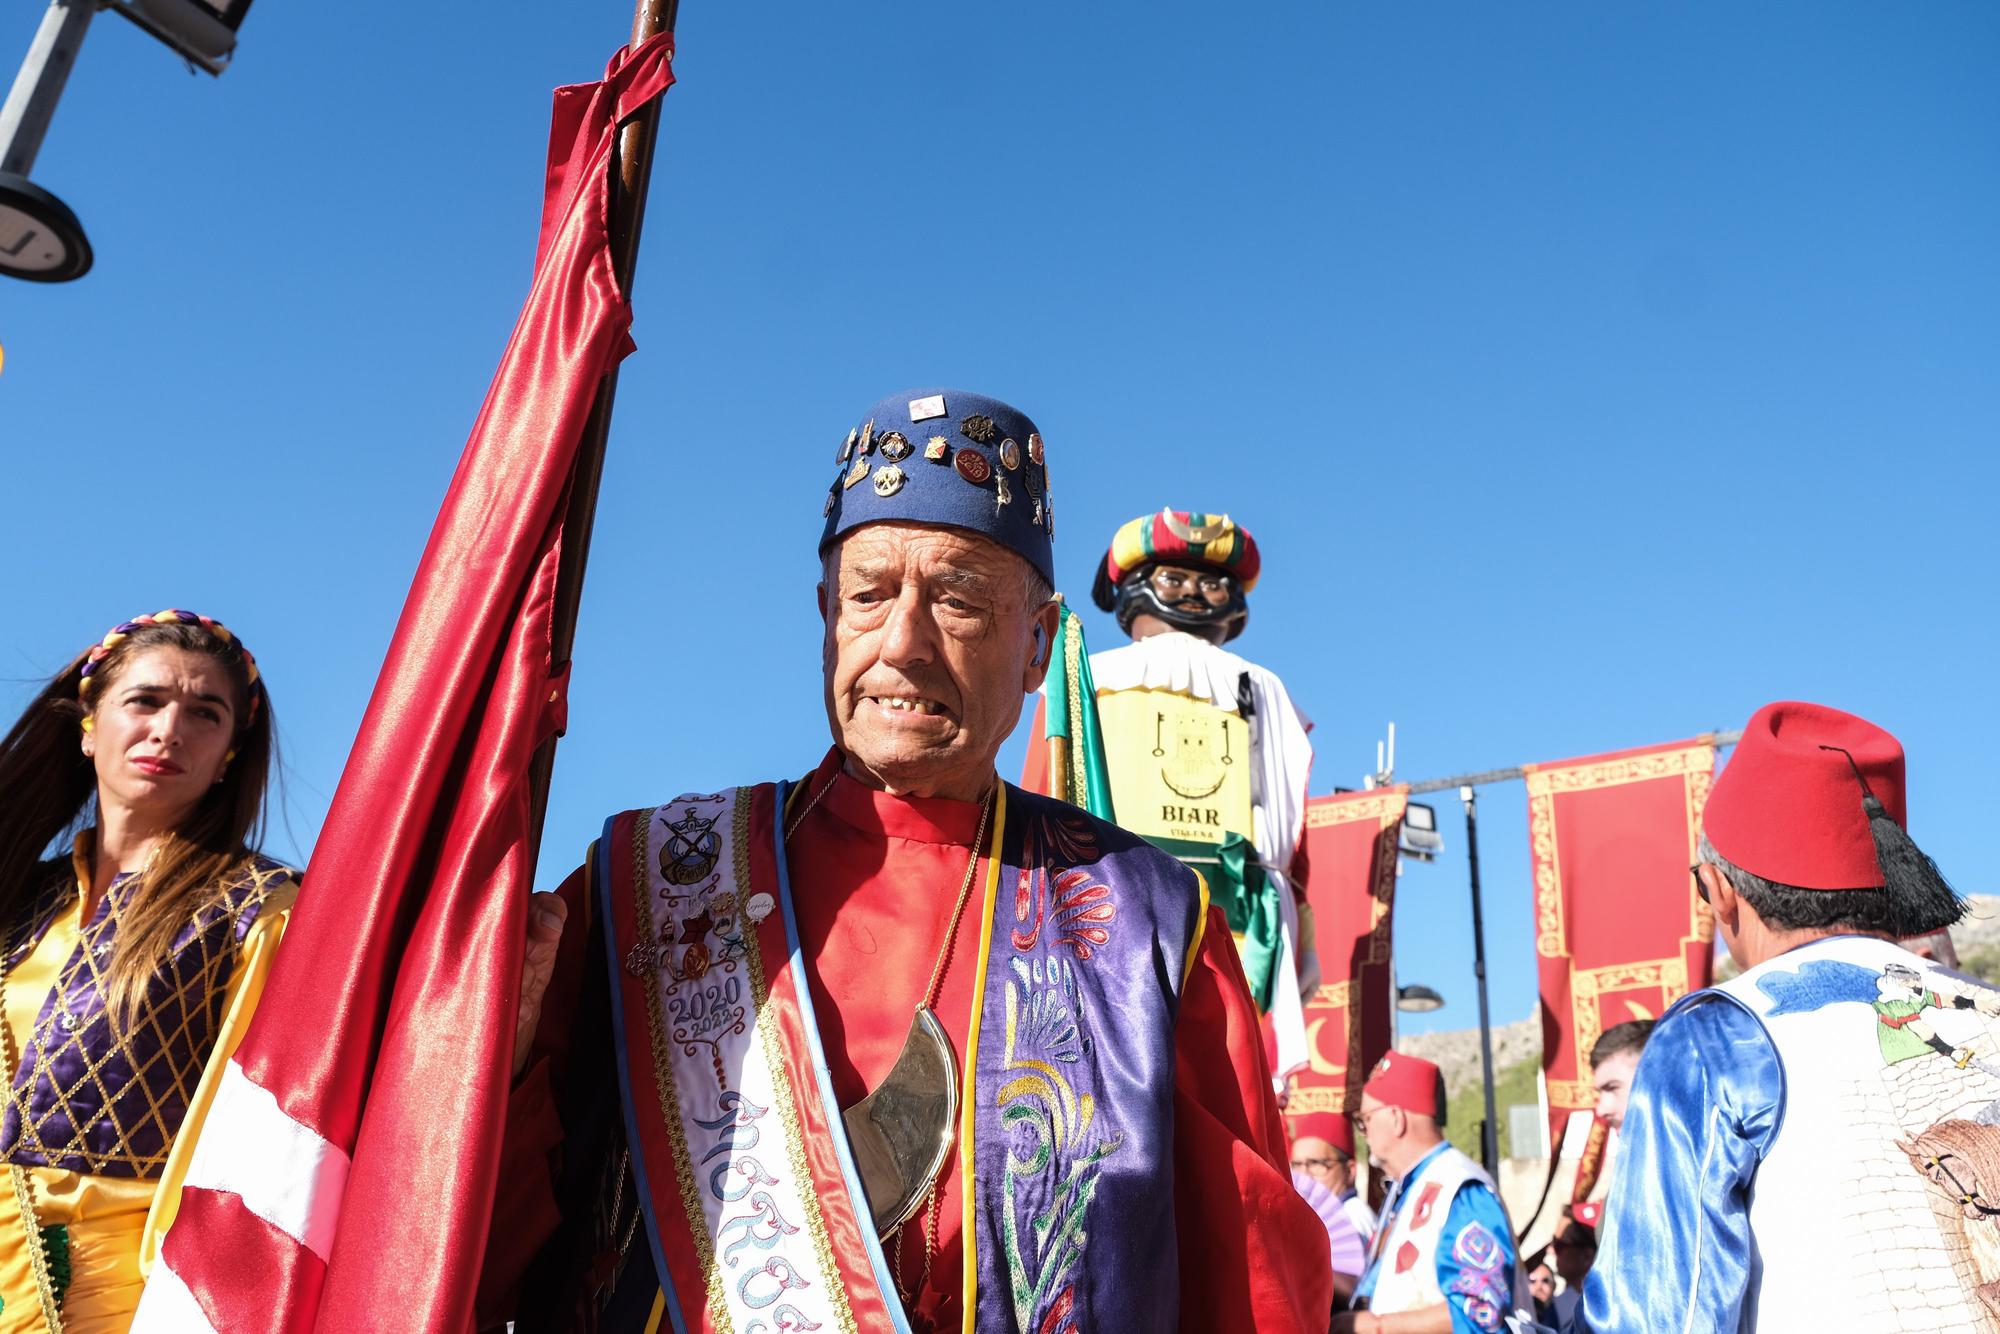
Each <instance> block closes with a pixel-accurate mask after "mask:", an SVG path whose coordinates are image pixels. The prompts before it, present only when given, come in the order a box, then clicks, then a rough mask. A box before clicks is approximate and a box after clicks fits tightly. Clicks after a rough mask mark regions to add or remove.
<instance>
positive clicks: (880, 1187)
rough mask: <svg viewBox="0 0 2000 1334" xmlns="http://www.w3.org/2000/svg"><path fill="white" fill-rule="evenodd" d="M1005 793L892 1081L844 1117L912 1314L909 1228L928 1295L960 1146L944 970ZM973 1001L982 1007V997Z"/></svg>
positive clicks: (977, 837) (984, 815) (975, 852)
mask: <svg viewBox="0 0 2000 1334" xmlns="http://www.w3.org/2000/svg"><path fill="white" fill-rule="evenodd" d="M838 781H839V775H838V774H836V775H834V777H833V778H832V779H830V780H828V781H827V782H826V783H825V784H824V785H822V786H821V787H820V789H819V791H817V792H815V793H814V794H813V795H812V798H811V799H810V800H809V801H807V802H806V804H805V806H804V807H803V808H802V809H801V810H800V811H799V813H798V815H797V816H795V817H794V818H793V820H792V823H791V827H790V828H788V829H787V830H786V831H785V840H786V842H787V843H789V842H790V841H791V837H792V834H793V833H795V832H796V831H797V830H798V827H799V826H800V825H801V824H803V823H804V822H805V818H806V816H807V815H808V814H810V813H811V811H812V809H813V807H814V806H817V805H818V804H819V800H820V798H821V797H823V796H825V795H826V793H827V791H828V790H829V789H830V788H832V787H833V785H834V783H836V782H838ZM998 790H999V785H998V783H997V782H996V783H995V784H994V786H993V787H991V788H988V789H987V792H986V796H985V798H984V799H982V801H981V802H980V806H979V827H978V829H977V831H976V832H975V833H974V834H973V836H972V855H971V856H970V857H969V858H967V860H966V865H965V877H964V879H963V880H962V881H960V883H959V887H958V899H957V901H956V902H955V903H953V905H952V909H951V921H950V923H949V924H948V925H947V926H946V927H945V934H944V941H943V943H942V944H940V945H939V947H938V956H937V962H936V963H935V964H933V965H932V966H931V976H930V981H929V982H928V983H927V984H926V985H925V987H924V994H923V998H922V999H921V1000H919V1001H918V1002H917V1008H916V1013H915V1014H914V1015H913V1016H912V1017H911V1020H910V1031H909V1033H908V1035H907V1036H905V1037H904V1039H903V1049H902V1051H900V1052H899V1053H898V1054H897V1056H896V1063H895V1064H894V1065H893V1066H892V1067H890V1070H889V1074H888V1076H887V1077H886V1078H885V1079H883V1081H882V1082H881V1083H880V1084H879V1085H877V1086H876V1087H875V1088H874V1089H872V1090H871V1091H870V1092H869V1094H868V1096H867V1097H865V1098H863V1099H862V1100H861V1101H860V1102H857V1103H855V1104H854V1105H853V1106H852V1107H847V1108H843V1109H842V1110H841V1114H840V1115H841V1121H842V1123H843V1124H844V1125H845V1127H846V1129H847V1136H848V1143H849V1146H850V1147H851V1148H852V1150H853V1152H854V1161H855V1167H856V1169H857V1170H858V1171H859V1173H860V1175H861V1184H862V1188H863V1190H864V1191H865V1192H866V1193H867V1196H868V1201H869V1211H870V1213H871V1214H872V1215H873V1219H874V1224H875V1233H876V1236H877V1237H879V1238H880V1239H881V1240H882V1241H884V1242H890V1243H891V1244H892V1245H893V1246H894V1255H893V1257H892V1259H891V1272H892V1275H893V1277H894V1278H895V1280H896V1291H897V1294H898V1295H899V1296H901V1297H902V1299H903V1303H904V1306H905V1307H906V1308H908V1307H909V1305H910V1303H911V1301H912V1299H913V1294H912V1293H911V1292H909V1291H908V1290H906V1289H905V1287H904V1285H903V1274H902V1263H901V1261H902V1249H903V1248H902V1243H901V1232H902V1229H903V1225H904V1224H906V1223H908V1222H909V1221H910V1218H911V1217H912V1215H914V1214H916V1213H917V1212H918V1210H919V1209H921V1210H922V1211H923V1215H924V1260H923V1270H922V1273H921V1276H920V1277H919V1278H918V1281H917V1290H918V1291H922V1290H923V1289H925V1288H927V1287H928V1286H929V1285H930V1278H931V1267H932V1263H933V1261H934V1260H935V1259H936V1256H937V1249H938V1214H937V1187H938V1180H939V1178H940V1177H941V1176H942V1175H943V1173H944V1167H945V1164H946V1163H947V1162H949V1161H950V1158H951V1151H952V1148H953V1146H954V1145H955V1144H956V1142H957V1135H956V1133H955V1131H956V1127H957V1123H958V1055H957V1052H956V1050H955V1049H954V1048H953V1047H952V1044H951V1038H950V1036H949V1035H948V1034H946V1032H945V1030H944V1025H943V1024H941V1023H940V1022H938V1017H937V1013H936V1011H935V1010H934V1009H933V1007H934V1006H935V1005H936V1004H937V999H938V992H939V990H940V989H941V988H942V987H943V985H944V974H945V968H946V966H947V965H948V964H949V963H950V961H951V954H952V947H953V946H954V944H955V943H956V942H957V940H958V927H959V923H960V922H961V921H962V920H963V919H964V917H965V908H966V904H967V903H969V902H970V901H971V899H972V886H973V883H974V881H975V880H976V879H977V878H978V871H979V862H980V857H981V849H982V847H983V845H984V844H985V842H986V831H987V828H988V826H989V824H990V822H991V820H992V817H993V807H994V798H995V794H996V793H997V792H998ZM974 1003H975V1004H976V1003H977V1000H976V999H975V1002H974Z"/></svg>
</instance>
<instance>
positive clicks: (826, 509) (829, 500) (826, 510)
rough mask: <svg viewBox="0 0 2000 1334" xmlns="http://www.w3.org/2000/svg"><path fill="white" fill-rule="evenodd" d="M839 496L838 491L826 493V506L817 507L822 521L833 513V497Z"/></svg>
mask: <svg viewBox="0 0 2000 1334" xmlns="http://www.w3.org/2000/svg"><path fill="white" fill-rule="evenodd" d="M839 494H840V492H838V491H829V492H827V493H826V504H824V505H821V506H820V507H819V516H820V518H822V519H824V518H825V517H826V516H827V515H829V514H831V513H833V501H834V497H836V496H838V495H839Z"/></svg>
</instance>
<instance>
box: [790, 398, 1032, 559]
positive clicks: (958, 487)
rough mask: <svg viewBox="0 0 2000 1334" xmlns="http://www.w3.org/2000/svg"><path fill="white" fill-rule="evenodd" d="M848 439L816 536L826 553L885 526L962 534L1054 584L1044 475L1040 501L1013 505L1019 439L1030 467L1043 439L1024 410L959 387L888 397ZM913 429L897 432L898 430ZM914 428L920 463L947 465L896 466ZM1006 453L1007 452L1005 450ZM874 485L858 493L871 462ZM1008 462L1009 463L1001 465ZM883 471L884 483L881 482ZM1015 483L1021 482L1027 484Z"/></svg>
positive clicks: (910, 450)
mask: <svg viewBox="0 0 2000 1334" xmlns="http://www.w3.org/2000/svg"><path fill="white" fill-rule="evenodd" d="M860 420H861V422H862V425H860V426H859V427H858V428H857V430H856V433H855V448H854V453H853V468H852V469H851V470H849V469H848V468H847V460H846V458H845V451H844V450H843V459H842V468H843V474H842V476H841V477H840V478H839V479H837V480H838V482H842V483H845V485H836V486H835V487H834V489H833V506H832V509H831V510H830V512H828V513H827V515H826V516H825V517H826V525H825V527H824V528H823V529H822V530H821V533H820V543H819V546H820V550H821V552H824V551H825V550H826V549H827V548H828V547H829V546H830V545H832V544H833V543H834V542H835V541H836V540H838V539H839V538H841V537H842V536H844V535H846V534H847V533H849V532H852V531H853V530H854V529H856V528H859V527H861V526H862V525H864V524H869V523H880V522H885V521H890V520H895V521H900V522H904V523H920V524H930V525H936V526H939V527H950V528H962V529H964V530H966V531H968V532H973V533H977V534H979V535H980V536H982V537H985V538H987V539H989V540H991V541H994V542H997V543H999V544H1000V545H1001V546H1003V547H1005V548H1007V549H1008V550H1009V551H1012V552H1014V553H1015V554H1016V555H1018V556H1019V557H1021V559H1023V560H1025V561H1027V562H1028V564H1029V565H1030V566H1032V567H1033V568H1034V570H1035V571H1036V572H1037V573H1038V574H1040V575H1041V576H1042V578H1043V579H1045V580H1047V581H1048V582H1049V583H1051V584H1053V583H1054V582H1055V558H1054V551H1053V548H1052V547H1051V545H1050V537H1051V533H1052V528H1053V525H1052V523H1051V522H1049V521H1048V520H1047V519H1046V518H1045V508H1046V501H1045V498H1046V496H1047V492H1048V479H1047V476H1046V473H1044V475H1043V476H1042V477H1041V478H1040V479H1039V484H1038V486H1037V487H1034V488H1031V493H1032V490H1035V489H1039V490H1040V491H1041V493H1042V496H1043V497H1044V499H1038V500H1037V501H1036V502H1035V503H1034V504H1033V505H1032V506H1030V505H1028V504H1015V503H1013V502H1014V499H1015V493H1014V490H1013V488H1012V486H1011V485H1010V484H1009V483H1008V481H1007V478H1006V473H1007V472H1008V471H1010V470H1015V469H1019V468H1020V467H1021V466H1022V463H1023V459H1022V457H1021V455H1022V450H1021V446H1020V445H1019V444H1018V443H1017V442H1019V441H1022V440H1026V441H1028V442H1029V448H1028V451H1027V453H1028V456H1029V459H1030V460H1032V461H1033V463H1034V465H1035V466H1036V467H1045V466H1046V465H1045V464H1043V462H1042V457H1041V456H1042V453H1043V449H1042V446H1041V438H1042V437H1041V432H1040V430H1039V428H1037V427H1036V425H1035V423H1034V422H1033V421H1032V420H1030V419H1029V418H1028V416H1027V414H1026V413H1024V412H1022V411H1021V410H1020V409H1019V408H1016V407H1014V406H1012V405H1011V404H1008V403H1004V402H1002V401H1000V400H999V399H997V398H989V397H987V396H986V395H984V394H975V393H971V392H969V391H967V390H962V389H917V390H910V391H907V392H904V393H901V394H894V395H891V396H890V397H888V398H885V399H883V400H882V401H881V402H879V403H877V404H875V405H874V406H873V407H872V408H870V409H869V410H868V412H867V413H866V414H865V415H864V416H863V417H862V418H861V419H860ZM903 422H908V423H909V424H910V426H908V427H902V428H901V429H899V428H898V424H899V423H903ZM918 422H924V423H935V424H934V425H925V426H924V427H923V428H922V430H923V431H924V432H925V433H926V440H925V444H924V448H923V454H924V458H925V460H927V461H928V462H929V463H933V464H946V463H948V464H950V466H949V467H921V468H920V467H916V466H914V465H912V466H910V467H907V468H905V467H902V466H899V465H900V464H901V463H902V461H903V460H904V459H906V458H908V457H909V456H910V455H912V454H914V453H915V446H914V445H913V444H912V443H911V441H910V439H909V436H910V435H911V434H914V431H913V430H912V429H911V428H913V427H914V426H915V424H916V423H918ZM1008 446H1012V448H1011V449H1010V448H1008ZM871 453H872V454H873V455H874V456H875V457H876V458H879V459H881V460H882V461H883V462H882V465H881V466H880V467H878V468H876V470H875V484H874V485H872V486H865V487H864V486H857V485H855V483H857V482H859V481H860V480H861V479H862V478H864V477H866V476H868V471H869V466H870V464H871V463H872V462H873V461H874V459H873V458H870V457H869V456H870V455H871ZM1008 456H1011V458H1012V462H1009V461H1008ZM885 474H886V476H885ZM1016 480H1017V481H1020V482H1022V484H1023V485H1026V481H1025V478H1021V477H1017V479H1016Z"/></svg>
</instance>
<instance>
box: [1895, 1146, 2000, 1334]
mask: <svg viewBox="0 0 2000 1334" xmlns="http://www.w3.org/2000/svg"><path fill="white" fill-rule="evenodd" d="M1987 1110H1988V1112H1992V1111H1993V1110H1994V1109H1993V1108H1988V1109H1987ZM1896 1147H1897V1148H1899V1149H1901V1150H1902V1151H1903V1152H1904V1153H1905V1154H1907V1155H1909V1159H1910V1166H1912V1167H1914V1168H1916V1169H1917V1171H1918V1172H1919V1173H1920V1174H1921V1175H1922V1176H1923V1177H1924V1179H1925V1180H1926V1181H1929V1182H1930V1183H1931V1185H1932V1186H1933V1187H1934V1188H1935V1189H1936V1191H1937V1193H1938V1195H1940V1196H1942V1197H1943V1198H1944V1199H1945V1201H1947V1202H1948V1204H1949V1206H1950V1207H1951V1208H1952V1209H1954V1210H1956V1211H1957V1214H1958V1218H1959V1221H1960V1222H1961V1224H1962V1231H1961V1235H1962V1237H1963V1238H1964V1239H1965V1241H1966V1242H1967V1243H1968V1245H1969V1247H1970V1249H1972V1250H1973V1252H1974V1267H1975V1269H1976V1270H1977V1271H1978V1273H1979V1274H1980V1275H1981V1276H1987V1275H1991V1274H1993V1273H1994V1272H1995V1270H1996V1269H2000V1221H1996V1220H2000V1126H1995V1125H1992V1124H1985V1123H1980V1122H1975V1121H1963V1120H1956V1119H1954V1120H1947V1121H1940V1122H1938V1123H1937V1124H1936V1125H1933V1126H1931V1127H1930V1128H1929V1129H1927V1130H1924V1131H1921V1132H1919V1133H1918V1134H1916V1135H1913V1136H1911V1137H1910V1138H1908V1139H1899V1140H1897V1141H1896ZM1973 1292H1974V1293H1975V1294H1977V1295H1978V1297H1979V1299H1980V1301H1981V1302H1983V1303H1984V1304H1985V1306H1986V1309H1987V1311H1988V1312H1990V1313H1993V1314H1995V1315H2000V1280H1995V1279H1989V1281H1987V1282H1984V1283H1980V1284H1977V1285H1976V1286H1974V1288H1973Z"/></svg>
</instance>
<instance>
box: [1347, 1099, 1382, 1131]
mask: <svg viewBox="0 0 2000 1334" xmlns="http://www.w3.org/2000/svg"><path fill="white" fill-rule="evenodd" d="M1390 1106H1391V1104H1389V1103H1386V1102H1385V1103H1381V1104H1380V1105H1378V1106H1375V1107H1370V1108H1368V1109H1367V1110H1365V1111H1358V1112H1349V1113H1348V1114H1347V1123H1348V1124H1349V1125H1351V1126H1353V1127H1354V1128H1355V1129H1356V1130H1358V1131H1360V1132H1361V1133H1362V1134H1364V1135H1365V1134H1367V1133H1368V1118H1369V1117H1371V1116H1373V1115H1375V1113H1377V1112H1384V1111H1387V1110H1388V1109H1389V1107H1390Z"/></svg>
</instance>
